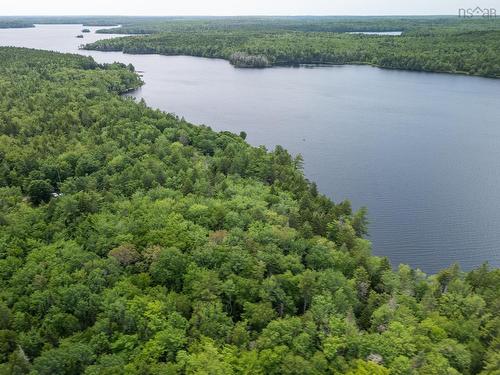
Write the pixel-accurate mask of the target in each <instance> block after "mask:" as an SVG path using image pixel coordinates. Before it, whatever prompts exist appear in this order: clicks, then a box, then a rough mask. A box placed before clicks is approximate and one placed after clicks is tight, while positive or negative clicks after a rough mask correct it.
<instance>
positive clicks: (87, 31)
mask: <svg viewBox="0 0 500 375" xmlns="http://www.w3.org/2000/svg"><path fill="white" fill-rule="evenodd" d="M82 33H90V30H89V29H83V30H82Z"/></svg>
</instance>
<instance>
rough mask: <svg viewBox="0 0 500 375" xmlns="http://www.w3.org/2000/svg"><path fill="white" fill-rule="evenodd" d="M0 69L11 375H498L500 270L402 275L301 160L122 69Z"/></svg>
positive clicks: (50, 62)
mask: <svg viewBox="0 0 500 375" xmlns="http://www.w3.org/2000/svg"><path fill="white" fill-rule="evenodd" d="M0 61H1V62H2V64H0V92H2V95H1V96H0V140H1V142H0V285H1V288H0V373H1V374H4V373H5V374H9V375H10V374H15V375H22V374H31V375H44V374H47V375H49V374H50V375H62V374H71V375H74V374H86V375H97V374H99V375H100V374H104V375H143V374H151V375H157V374H158V375H159V374H177V373H180V374H224V375H225V374H328V373H336V374H344V373H349V374H381V375H385V374H388V373H389V371H390V373H391V374H401V375H403V374H405V375H407V374H411V375H413V374H450V375H454V374H458V373H462V374H475V373H481V372H482V373H483V374H487V375H491V374H498V371H497V370H498V359H499V358H498V355H497V354H498V349H499V338H498V332H499V327H500V320H499V319H498V308H499V306H500V302H499V296H498V290H499V289H500V273H499V270H498V269H495V270H491V269H490V268H489V267H488V266H486V265H485V266H483V267H481V268H479V269H478V270H475V271H472V272H470V273H468V274H466V273H463V272H461V271H460V269H459V268H458V267H456V266H454V267H451V268H450V269H447V270H443V271H442V272H441V273H439V274H438V275H436V276H431V277H427V276H426V275H424V274H423V273H422V272H420V271H415V270H412V269H411V268H409V267H408V266H400V267H399V269H398V270H397V271H393V270H392V269H391V266H390V264H389V262H388V261H387V260H386V259H381V258H377V257H373V256H371V254H370V243H369V242H368V241H367V240H366V239H363V238H361V236H362V235H363V234H364V233H365V231H366V227H365V225H366V218H365V215H366V212H365V210H360V211H358V212H357V213H353V212H352V209H351V206H350V204H349V202H341V203H338V204H335V203H333V202H332V201H331V200H329V199H327V198H326V197H324V196H322V195H320V194H319V193H318V191H317V189H316V187H315V185H314V184H311V183H309V182H308V181H307V180H306V179H305V178H304V176H303V174H302V171H301V169H300V167H301V160H300V159H296V158H293V157H291V155H290V154H289V153H288V152H287V151H286V150H284V149H283V148H282V147H276V149H275V150H273V151H268V150H266V149H265V148H263V147H261V148H254V147H251V146H249V145H248V144H247V143H245V141H244V139H243V138H244V137H241V136H237V135H234V134H230V133H227V132H222V133H216V132H213V131H212V130H210V129H208V128H206V127H201V126H200V127H199V126H194V125H191V124H188V123H186V122H185V121H183V120H180V119H178V118H176V117H175V116H172V115H168V114H165V113H162V112H160V111H155V110H152V109H149V108H147V107H146V106H145V105H144V103H135V102H134V101H133V100H130V99H126V98H122V97H120V95H119V94H120V93H122V92H124V91H126V90H127V89H129V88H131V87H136V86H137V85H139V84H140V81H139V79H138V77H137V76H136V75H135V73H133V69H131V68H130V67H126V66H123V65H120V64H113V65H98V64H96V63H95V62H94V61H93V60H92V59H90V58H86V57H82V56H76V55H62V54H56V53H50V52H42V51H34V50H25V49H16V48H0ZM40 181H41V182H40ZM49 187H50V188H49ZM48 193H50V194H48ZM52 193H55V194H52Z"/></svg>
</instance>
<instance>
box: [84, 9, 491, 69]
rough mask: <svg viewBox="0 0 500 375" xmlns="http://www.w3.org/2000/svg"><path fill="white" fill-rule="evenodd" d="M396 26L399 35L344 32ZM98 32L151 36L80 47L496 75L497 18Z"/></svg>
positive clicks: (177, 25)
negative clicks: (401, 32) (399, 32)
mask: <svg viewBox="0 0 500 375" xmlns="http://www.w3.org/2000/svg"><path fill="white" fill-rule="evenodd" d="M387 30H399V31H403V35H401V36H387V35H363V34H350V33H348V32H349V31H352V32H354V31H387ZM100 32H127V33H137V34H144V33H151V35H145V36H131V37H124V38H114V39H106V40H100V41H98V42H96V43H92V44H88V45H87V46H86V47H85V48H87V49H95V50H100V51H123V52H125V53H159V54H164V55H192V56H203V57H217V58H223V59H227V60H229V61H230V62H231V63H232V64H233V65H235V66H237V67H267V66H272V65H297V64H369V65H374V66H379V67H384V68H391V69H407V70H418V71H432V72H449V73H463V74H472V75H480V76H486V77H500V22H499V21H498V20H496V19H459V18H457V17H444V18H438V17H399V18H398V17H354V18H352V17H351V18H349V17H347V18H343V17H282V18H279V17H278V18H270V19H269V18H251V17H250V18H228V19H211V18H209V19H203V18H202V19H198V20H185V19H181V20H169V21H164V20H163V21H161V20H160V21H151V22H143V23H140V22H139V23H137V24H131V25H128V26H127V25H126V26H124V27H122V28H113V29H106V30H100Z"/></svg>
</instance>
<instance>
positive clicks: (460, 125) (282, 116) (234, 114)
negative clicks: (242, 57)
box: [0, 25, 500, 273]
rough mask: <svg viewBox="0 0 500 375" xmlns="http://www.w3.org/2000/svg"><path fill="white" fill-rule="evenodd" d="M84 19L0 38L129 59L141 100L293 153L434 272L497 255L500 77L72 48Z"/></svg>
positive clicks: (380, 247) (396, 255) (386, 247)
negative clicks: (246, 64) (265, 65)
mask: <svg viewBox="0 0 500 375" xmlns="http://www.w3.org/2000/svg"><path fill="white" fill-rule="evenodd" d="M81 29H82V26H81V25H42V26H37V27H36V28H31V29H3V30H0V45H13V46H20V47H32V48H42V49H50V50H55V51H62V52H75V53H83V54H86V55H91V56H93V57H94V58H95V59H96V60H97V61H98V62H113V61H121V62H124V63H127V64H128V63H132V64H134V66H135V67H136V69H137V70H139V71H143V72H144V73H143V80H144V81H145V83H146V84H145V85H144V86H143V87H142V88H141V89H139V90H137V91H136V92H135V93H133V95H134V96H136V97H137V98H144V99H145V100H146V102H147V103H148V105H150V106H152V107H156V108H160V109H162V110H165V111H168V112H174V113H176V114H178V115H179V116H183V117H185V118H186V119H187V120H188V121H190V122H193V123H197V124H206V125H209V126H211V127H212V128H213V129H215V130H229V131H232V132H235V133H239V132H240V131H242V130H244V131H246V132H247V133H248V138H247V140H248V141H249V142H250V143H252V144H254V145H260V144H264V145H266V146H268V147H269V148H272V147H274V146H275V145H277V144H280V145H283V146H284V147H286V148H287V149H288V150H290V152H291V153H293V154H297V153H301V154H302V155H303V156H304V159H305V164H304V168H305V173H306V175H307V177H308V178H310V179H311V180H313V181H316V182H317V184H318V187H319V189H320V191H321V192H322V193H324V194H326V195H328V196H329V197H331V198H332V199H333V200H335V201H340V200H343V199H350V200H351V201H352V203H353V206H354V207H360V206H367V207H368V210H369V219H370V237H369V239H370V240H371V241H372V242H373V252H374V254H376V255H384V256H388V257H389V259H390V260H391V262H392V264H393V265H395V266H397V265H398V264H399V263H408V264H410V265H411V266H413V267H419V268H421V269H422V270H424V271H425V272H428V273H433V272H436V271H438V270H439V269H441V268H444V267H447V266H449V265H450V264H452V263H453V262H459V263H460V264H461V266H462V267H463V268H464V269H466V270H468V269H471V268H472V267H475V266H478V265H480V264H481V263H483V262H484V261H489V262H490V264H491V265H493V266H500V105H499V102H500V80H494V79H486V78H478V77H466V76H459V75H449V74H432V73H418V72H406V71H395V70H384V69H378V68H372V67H368V66H342V67H339V66H335V67H315V68H285V67H277V68H270V69H235V68H233V67H232V66H231V65H230V64H229V63H228V62H226V61H223V60H217V59H204V58H195V57H185V56H175V57H167V56H158V55H125V54H122V53H118V52H108V53H106V52H96V51H79V50H78V45H80V44H81V43H87V42H91V41H94V40H97V39H100V38H110V37H116V36H115V35H106V34H101V35H98V34H95V33H94V31H95V30H96V29H98V28H96V27H89V29H90V30H91V33H89V34H84V38H83V39H77V38H75V36H76V35H78V34H81Z"/></svg>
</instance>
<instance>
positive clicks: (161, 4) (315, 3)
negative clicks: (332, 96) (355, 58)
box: [0, 0, 500, 16]
mask: <svg viewBox="0 0 500 375" xmlns="http://www.w3.org/2000/svg"><path fill="white" fill-rule="evenodd" d="M476 6H481V7H482V8H496V9H497V10H498V11H497V13H500V0H380V1H377V0H250V1H248V0H178V1H172V0H0V16H11V15H130V16H133V15H136V16H139V15H155V16H168V15H219V16H233V15H431V14H452V15H455V14H457V13H458V9H459V8H475V7H476Z"/></svg>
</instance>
